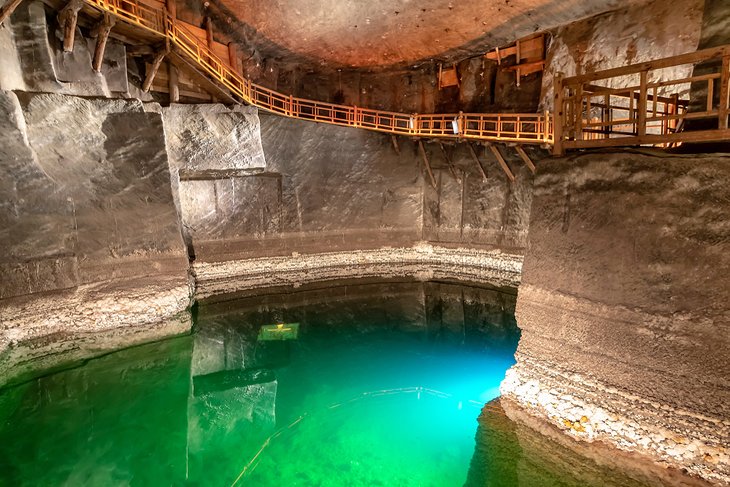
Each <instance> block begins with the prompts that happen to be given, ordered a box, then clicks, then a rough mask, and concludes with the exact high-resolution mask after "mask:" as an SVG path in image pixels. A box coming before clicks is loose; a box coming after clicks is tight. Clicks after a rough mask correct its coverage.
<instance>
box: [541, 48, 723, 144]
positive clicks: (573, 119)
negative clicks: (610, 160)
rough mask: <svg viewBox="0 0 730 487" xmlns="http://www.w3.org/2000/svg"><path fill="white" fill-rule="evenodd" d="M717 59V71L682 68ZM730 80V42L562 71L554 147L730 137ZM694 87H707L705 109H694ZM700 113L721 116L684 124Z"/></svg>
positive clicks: (699, 89)
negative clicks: (701, 124) (581, 71)
mask: <svg viewBox="0 0 730 487" xmlns="http://www.w3.org/2000/svg"><path fill="white" fill-rule="evenodd" d="M713 60H716V61H717V63H716V64H717V67H716V68H715V71H716V72H713V73H709V74H703V75H692V76H682V75H678V74H677V72H678V71H688V70H689V71H691V70H693V69H694V67H695V64H697V63H706V62H711V61H713ZM683 66H684V67H685V68H687V69H682V68H681V67H683ZM660 70H663V71H661V73H657V72H658V71H660ZM666 78H669V79H666ZM655 79H656V80H655ZM729 81H730V46H723V47H718V48H712V49H705V50H701V51H696V52H693V53H689V54H683V55H680V56H673V57H669V58H664V59H659V60H656V61H650V62H646V63H639V64H634V65H631V66H626V67H621V68H615V69H608V70H605V71H598V72H595V73H590V74H585V75H580V76H573V77H570V78H562V79H561V78H560V77H559V76H558V77H556V82H555V89H556V92H555V130H554V132H555V145H554V152H555V153H557V154H561V153H562V152H563V150H565V149H578V148H591V147H611V146H631V145H667V144H674V143H680V142H705V141H723V140H728V139H730V132H729V131H728V113H730V111H729V110H728V103H729V100H730V99H729V97H728V94H729V93H728V83H729ZM690 87H691V89H692V91H693V93H694V94H695V95H696V94H698V93H700V94H701V93H702V92H703V91H705V92H706V93H707V97H706V102H705V103H704V106H703V107H701V109H700V110H694V111H689V110H688V106H689V92H690ZM716 95H719V96H716ZM698 119H705V120H712V121H716V126H712V127H710V128H706V129H704V130H691V131H682V130H681V129H682V128H683V127H682V126H683V125H684V123H685V121H687V120H698Z"/></svg>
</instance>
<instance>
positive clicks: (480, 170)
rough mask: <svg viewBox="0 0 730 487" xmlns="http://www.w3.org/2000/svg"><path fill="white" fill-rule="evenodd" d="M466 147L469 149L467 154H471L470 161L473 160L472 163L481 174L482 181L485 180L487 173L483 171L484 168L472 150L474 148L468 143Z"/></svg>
mask: <svg viewBox="0 0 730 487" xmlns="http://www.w3.org/2000/svg"><path fill="white" fill-rule="evenodd" d="M466 146H467V147H468V148H469V152H470V153H471V157H472V159H474V162H476V163H477V167H478V168H479V172H480V173H482V179H483V180H484V181H486V180H487V172H486V171H485V170H484V166H482V163H481V161H479V156H477V153H476V151H475V150H474V147H472V145H471V144H470V143H468V142H467V143H466Z"/></svg>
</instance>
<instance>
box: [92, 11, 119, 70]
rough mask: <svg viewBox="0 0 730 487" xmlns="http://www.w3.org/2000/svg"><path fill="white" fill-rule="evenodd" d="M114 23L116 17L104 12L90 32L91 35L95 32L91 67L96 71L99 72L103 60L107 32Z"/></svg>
mask: <svg viewBox="0 0 730 487" xmlns="http://www.w3.org/2000/svg"><path fill="white" fill-rule="evenodd" d="M115 23H116V19H115V18H114V17H112V16H111V15H110V14H109V13H108V12H104V18H103V19H102V20H101V22H99V24H98V25H97V26H96V28H95V29H94V31H93V32H92V37H94V34H96V47H95V48H94V59H93V61H92V63H91V67H92V69H93V70H94V71H96V72H97V73H99V72H101V64H102V63H103V62H104V51H105V50H106V41H107V39H109V33H110V32H111V31H112V27H114V24H115Z"/></svg>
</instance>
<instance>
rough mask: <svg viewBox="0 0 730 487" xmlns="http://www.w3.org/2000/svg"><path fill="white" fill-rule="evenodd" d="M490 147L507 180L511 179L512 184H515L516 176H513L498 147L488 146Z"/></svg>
mask: <svg viewBox="0 0 730 487" xmlns="http://www.w3.org/2000/svg"><path fill="white" fill-rule="evenodd" d="M488 147H489V149H490V150H491V151H492V154H494V157H495V158H496V159H497V162H498V163H499V165H500V166H501V167H502V170H503V171H504V173H505V174H506V175H507V178H509V180H510V182H514V180H515V175H514V174H512V170H511V169H510V168H509V166H508V165H507V161H505V160H504V157H502V153H501V152H499V149H497V146H496V145H494V144H488Z"/></svg>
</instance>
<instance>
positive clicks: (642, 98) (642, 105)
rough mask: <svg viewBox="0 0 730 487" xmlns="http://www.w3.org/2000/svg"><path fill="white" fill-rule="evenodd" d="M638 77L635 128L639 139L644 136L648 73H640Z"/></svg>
mask: <svg viewBox="0 0 730 487" xmlns="http://www.w3.org/2000/svg"><path fill="white" fill-rule="evenodd" d="M639 76H641V83H640V85H639V86H640V88H639V103H638V106H637V110H638V111H639V116H638V119H639V120H638V122H637V123H638V126H637V127H636V128H637V133H638V134H639V137H643V136H645V135H646V83H647V77H648V76H649V73H648V71H642V72H641V73H640V74H639Z"/></svg>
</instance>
